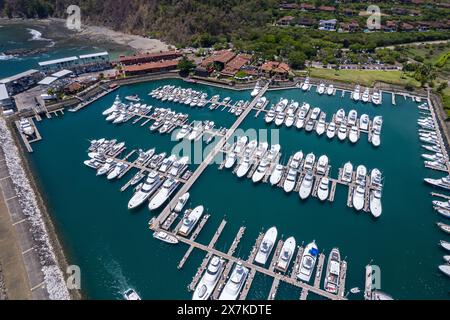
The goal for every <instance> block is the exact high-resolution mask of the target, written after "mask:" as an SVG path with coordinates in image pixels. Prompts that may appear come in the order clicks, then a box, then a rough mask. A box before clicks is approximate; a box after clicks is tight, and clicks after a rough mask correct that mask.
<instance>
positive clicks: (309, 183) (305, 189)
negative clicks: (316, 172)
mask: <svg viewBox="0 0 450 320" xmlns="http://www.w3.org/2000/svg"><path fill="white" fill-rule="evenodd" d="M313 184H314V176H313V174H312V172H311V171H308V172H306V174H305V177H304V178H303V181H302V184H301V185H300V190H299V193H298V194H299V196H300V199H302V200H305V199H307V198H308V197H309V195H310V194H311V191H312V188H313Z"/></svg>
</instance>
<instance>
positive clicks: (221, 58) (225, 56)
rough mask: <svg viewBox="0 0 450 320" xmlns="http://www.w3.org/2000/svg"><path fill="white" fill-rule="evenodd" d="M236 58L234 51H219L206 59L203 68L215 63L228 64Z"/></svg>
mask: <svg viewBox="0 0 450 320" xmlns="http://www.w3.org/2000/svg"><path fill="white" fill-rule="evenodd" d="M234 57H235V54H234V52H233V51H229V50H222V51H217V52H214V53H213V54H212V55H210V56H209V57H206V58H205V59H204V60H203V61H202V66H203V67H207V66H208V65H209V64H210V63H214V62H219V63H223V64H226V63H228V62H229V61H230V60H231V59H233V58H234Z"/></svg>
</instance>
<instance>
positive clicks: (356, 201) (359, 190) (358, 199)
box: [353, 184, 366, 211]
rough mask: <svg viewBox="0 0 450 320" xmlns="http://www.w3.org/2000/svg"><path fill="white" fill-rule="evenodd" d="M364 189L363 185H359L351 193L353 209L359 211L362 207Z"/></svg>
mask: <svg viewBox="0 0 450 320" xmlns="http://www.w3.org/2000/svg"><path fill="white" fill-rule="evenodd" d="M365 194H366V189H365V187H364V185H363V184H359V185H358V186H357V187H356V188H355V190H354V191H353V207H354V208H355V209H356V210H357V211H360V210H362V209H363V207H364V199H365Z"/></svg>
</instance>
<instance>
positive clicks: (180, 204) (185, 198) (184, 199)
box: [173, 192, 190, 213]
mask: <svg viewBox="0 0 450 320" xmlns="http://www.w3.org/2000/svg"><path fill="white" fill-rule="evenodd" d="M189 197H190V194H189V192H186V193H185V194H183V195H182V196H181V197H180V198H178V202H177V204H176V206H175V208H174V209H173V211H175V212H178V213H179V212H181V211H182V210H183V208H184V206H185V205H186V203H187V202H188V200H189Z"/></svg>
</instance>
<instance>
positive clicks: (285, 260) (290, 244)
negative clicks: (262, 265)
mask: <svg viewBox="0 0 450 320" xmlns="http://www.w3.org/2000/svg"><path fill="white" fill-rule="evenodd" d="M295 247H296V242H295V238H294V237H289V238H287V239H286V241H285V242H284V243H283V247H281V251H280V255H279V257H278V260H277V262H276V264H275V268H277V269H278V270H280V271H282V272H286V271H287V270H288V268H289V264H290V263H291V260H292V257H293V256H294V251H295Z"/></svg>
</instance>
